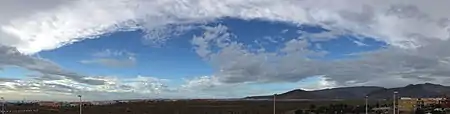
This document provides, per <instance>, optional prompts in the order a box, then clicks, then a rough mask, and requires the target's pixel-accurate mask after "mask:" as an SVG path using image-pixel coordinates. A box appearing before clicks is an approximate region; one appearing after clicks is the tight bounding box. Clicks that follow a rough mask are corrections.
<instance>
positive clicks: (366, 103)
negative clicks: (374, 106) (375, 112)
mask: <svg viewBox="0 0 450 114" xmlns="http://www.w3.org/2000/svg"><path fill="white" fill-rule="evenodd" d="M368 98H369V96H366V98H365V99H364V100H365V105H366V114H368V106H367V105H368V100H367V99H368Z"/></svg>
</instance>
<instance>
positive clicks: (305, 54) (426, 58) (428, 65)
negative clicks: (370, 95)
mask: <svg viewBox="0 0 450 114" xmlns="http://www.w3.org/2000/svg"><path fill="white" fill-rule="evenodd" d="M317 34H323V33H317ZM236 37H238V36H235V35H233V34H232V33H229V32H228V30H227V27H226V26H223V25H218V26H215V27H207V28H205V33H204V34H203V35H201V36H195V37H194V38H193V40H192V44H193V45H194V46H195V50H196V52H197V53H198V54H199V55H200V56H202V57H203V58H204V59H205V60H206V61H207V62H209V63H211V64H212V66H213V68H214V69H215V71H216V72H215V76H216V78H218V79H216V80H219V81H220V82H223V83H248V82H257V83H272V82H297V81H301V80H303V79H306V78H310V77H316V76H321V77H322V78H323V80H324V81H327V82H330V83H333V86H353V85H376V86H390V87H395V86H404V84H407V83H417V82H433V83H439V84H445V82H442V80H441V79H443V78H447V77H446V76H448V75H449V72H448V70H447V69H448V67H449V62H448V60H449V59H448V58H449V53H450V52H448V51H447V50H446V47H447V45H448V44H450V43H449V41H440V40H434V41H432V40H429V41H428V42H431V43H433V44H434V45H427V46H422V47H419V48H415V49H404V48H400V47H392V46H391V47H387V48H381V49H379V50H375V51H368V52H361V53H354V54H351V56H353V57H352V58H351V59H334V60H326V61H323V60H320V59H317V58H311V56H318V57H320V56H322V55H324V54H327V53H326V52H321V51H313V50H311V49H310V48H308V47H309V44H310V42H308V41H307V39H303V38H305V37H299V38H295V39H292V40H288V41H286V42H284V48H281V49H279V50H277V51H275V52H267V51H264V49H252V48H247V47H248V46H246V45H245V44H243V43H239V42H237V41H233V40H232V39H234V38H236ZM313 42H314V41H313ZM214 46H217V47H214ZM254 50H257V51H254ZM385 79H397V80H399V81H400V80H402V82H403V83H388V82H389V81H382V80H385Z"/></svg>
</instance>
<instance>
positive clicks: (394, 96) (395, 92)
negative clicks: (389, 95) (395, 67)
mask: <svg viewBox="0 0 450 114" xmlns="http://www.w3.org/2000/svg"><path fill="white" fill-rule="evenodd" d="M397 93H398V92H397V91H394V95H393V99H392V102H393V103H392V106H393V108H392V112H393V114H395V113H396V112H397V111H396V109H397V107H396V103H395V101H396V100H397V98H396V94H397Z"/></svg>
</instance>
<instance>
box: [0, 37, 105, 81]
mask: <svg viewBox="0 0 450 114" xmlns="http://www.w3.org/2000/svg"><path fill="white" fill-rule="evenodd" d="M2 66H3V67H4V66H17V67H21V68H24V69H27V70H30V71H35V72H38V73H40V74H42V75H59V76H62V77H64V78H68V79H71V80H74V81H77V82H80V83H86V84H92V85H102V84H104V82H103V81H101V80H92V79H86V76H84V75H81V74H78V73H74V72H70V71H68V70H65V69H63V68H62V67H60V66H58V65H57V64H55V63H53V62H51V61H49V60H45V59H42V58H38V57H33V56H29V55H23V54H21V53H20V52H18V51H17V50H16V49H15V48H13V47H6V46H1V45H0V67H2Z"/></svg>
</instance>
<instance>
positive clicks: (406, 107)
mask: <svg viewBox="0 0 450 114" xmlns="http://www.w3.org/2000/svg"><path fill="white" fill-rule="evenodd" d="M445 101H447V99H446V98H409V97H402V98H400V99H399V101H398V108H399V110H401V111H413V110H415V109H416V108H420V107H423V106H426V105H430V104H443V103H444V102H445Z"/></svg>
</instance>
